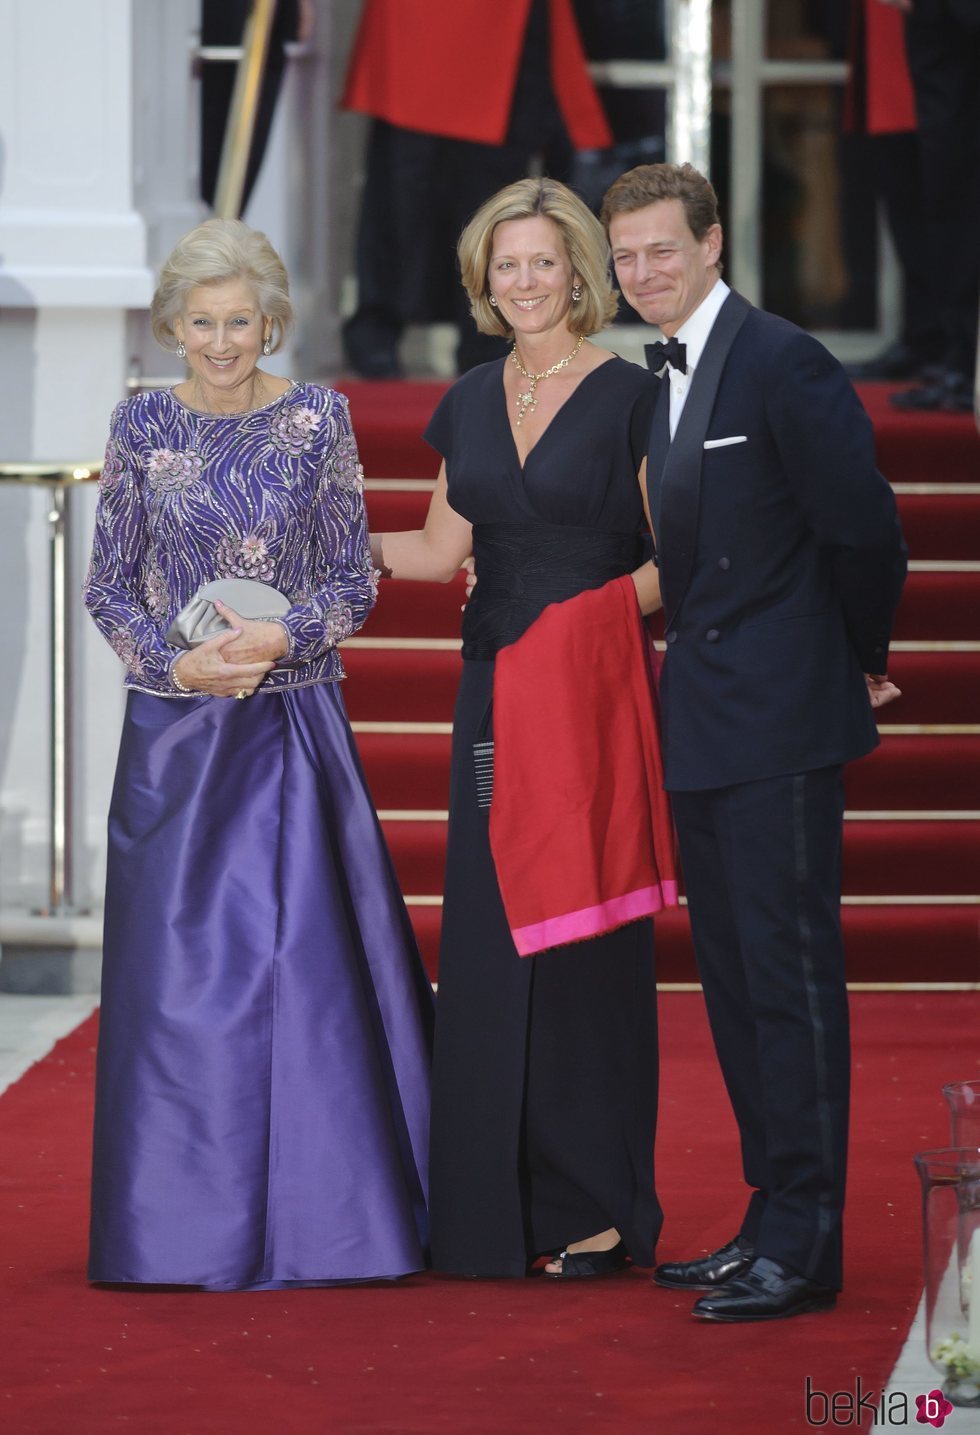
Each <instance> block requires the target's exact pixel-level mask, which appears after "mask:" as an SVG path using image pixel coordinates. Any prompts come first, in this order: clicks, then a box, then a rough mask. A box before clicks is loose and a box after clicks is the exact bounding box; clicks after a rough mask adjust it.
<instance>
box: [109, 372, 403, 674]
mask: <svg viewBox="0 0 980 1435" xmlns="http://www.w3.org/2000/svg"><path fill="white" fill-rule="evenodd" d="M99 488H100V493H99V503H98V509H97V513H96V523H95V541H94V544H93V548H92V560H91V563H90V565H89V571H88V576H87V577H86V580H85V584H84V588H83V594H84V598H85V603H86V606H87V607H88V610H89V612H90V613H91V615H92V617H93V618H94V620H95V622H96V624H97V626H98V628H99V631H100V632H101V633H102V635H103V637H104V638H106V640H107V641H108V642H109V643H110V644H111V646H112V648H113V650H114V651H115V652H116V653H117V654H118V655H119V657H120V658H121V659H122V661H123V662H124V663H125V665H126V668H127V670H128V671H127V674H126V685H127V686H128V687H132V688H138V689H140V690H141V691H142V692H149V693H157V694H162V695H164V696H167V697H178V696H181V694H180V693H179V692H178V689H177V688H176V687H175V685H174V683H173V681H172V679H171V676H170V670H171V667H172V665H173V663H174V662H175V661H176V659H177V658H179V657H180V655H181V651H182V650H181V649H179V648H174V647H171V646H170V645H169V644H168V643H167V642H166V641H165V637H164V635H165V634H166V632H167V629H168V628H169V626H170V624H171V622H172V621H173V619H174V617H175V616H176V615H177V613H178V612H179V611H180V609H181V608H182V607H183V606H184V604H185V603H187V602H188V601H189V599H191V598H192V597H193V596H194V594H195V593H196V592H197V591H198V589H199V588H200V587H201V586H202V585H203V584H204V583H208V582H210V581H211V579H213V578H254V579H256V580H258V581H259V582H262V583H270V584H271V585H272V586H273V587H275V588H278V589H279V590H280V591H281V592H283V593H285V594H286V596H287V597H288V598H289V599H290V600H291V602H292V604H293V606H292V608H291V609H290V611H289V612H288V613H287V614H286V615H285V617H284V618H282V619H281V620H279V621H281V623H282V626H283V627H284V628H285V630H286V634H287V637H288V639H289V652H288V654H287V656H286V657H285V658H283V659H281V660H280V663H279V665H278V666H277V667H276V668H275V669H274V670H273V671H272V672H271V673H270V674H269V675H268V677H267V678H266V679H265V680H264V682H263V683H262V686H261V688H260V689H259V691H260V692H265V691H275V690H277V689H280V688H292V687H298V686H305V685H306V684H309V683H319V682H333V681H335V680H336V679H338V678H342V677H343V676H344V670H343V665H342V664H341V661H340V655H339V653H338V652H337V647H336V645H337V644H338V643H340V642H342V641H343V640H344V639H345V638H349V637H350V635H351V634H352V633H354V632H356V631H357V629H358V628H360V627H361V625H362V624H363V623H364V621H365V619H366V618H367V616H368V614H369V613H370V611H371V608H372V606H373V604H374V601H375V598H376V596H377V588H376V581H375V577H374V573H373V569H372V564H371V554H370V549H369V547H368V534H367V524H366V520H365V516H364V502H363V474H362V469H361V466H360V464H359V463H358V460H357V445H356V443H355V440H354V435H353V432H352V431H351V426H350V417H349V413H348V405H347V399H346V398H345V397H344V395H343V394H338V393H335V392H334V391H333V390H332V389H326V388H322V387H320V385H318V384H293V386H292V387H291V388H289V389H288V390H287V391H286V392H285V393H284V394H283V395H281V396H280V397H279V398H278V399H275V400H274V401H273V402H272V403H270V404H266V405H265V406H264V407H263V408H259V409H252V410H249V411H248V412H246V413H236V414H203V413H198V412H196V411H195V410H194V409H190V408H188V407H186V405H184V404H182V403H181V402H180V400H179V399H177V398H175V396H174V395H173V394H172V393H171V392H170V391H169V390H168V389H156V390H153V391H151V392H149V393H144V394H137V395H136V396H134V397H133V398H130V399H127V400H125V402H123V403H121V404H119V405H118V407H117V408H116V410H115V412H114V414H113V416H112V429H111V434H110V438H109V443H108V446H107V448H106V457H105V466H104V468H103V470H102V477H101V478H100V480H99Z"/></svg>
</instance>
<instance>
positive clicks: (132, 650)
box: [109, 628, 144, 678]
mask: <svg viewBox="0 0 980 1435" xmlns="http://www.w3.org/2000/svg"><path fill="white" fill-rule="evenodd" d="M109 647H110V648H111V649H112V651H113V652H114V653H115V655H116V657H117V658H121V659H122V661H123V662H124V663H125V664H126V667H127V668H128V669H129V671H130V672H131V673H132V674H133V676H134V677H136V678H141V677H143V675H144V668H143V659H142V658H141V657H140V652H139V649H138V648H137V646H136V639H135V638H134V636H133V634H132V633H130V632H128V631H127V630H126V629H125V628H114V629H113V630H112V632H110V634H109Z"/></svg>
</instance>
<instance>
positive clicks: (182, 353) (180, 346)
mask: <svg viewBox="0 0 980 1435" xmlns="http://www.w3.org/2000/svg"><path fill="white" fill-rule="evenodd" d="M177 357H178V359H186V358H187V350H186V349H185V348H184V341H183V339H180V340H178V342H177Z"/></svg>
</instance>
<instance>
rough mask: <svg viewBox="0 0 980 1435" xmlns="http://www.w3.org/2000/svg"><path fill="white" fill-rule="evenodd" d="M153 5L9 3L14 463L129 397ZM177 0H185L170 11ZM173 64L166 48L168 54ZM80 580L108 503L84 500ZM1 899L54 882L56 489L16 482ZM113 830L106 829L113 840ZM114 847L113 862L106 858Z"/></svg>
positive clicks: (21, 896) (80, 433)
mask: <svg viewBox="0 0 980 1435" xmlns="http://www.w3.org/2000/svg"><path fill="white" fill-rule="evenodd" d="M142 4H143V0H85V3H84V4H82V3H79V0H45V3H44V4H43V5H39V4H37V3H36V0H0V35H2V37H3V39H2V43H0V458H2V459H4V460H7V461H18V460H24V461H27V462H31V461H37V460H45V461H52V462H70V461H73V460H83V459H88V458H93V457H97V456H98V455H99V454H100V453H101V451H102V449H103V447H104V443H105V435H106V431H107V426H108V420H109V415H110V413H111V411H112V408H113V406H114V405H115V404H116V403H117V402H118V401H119V399H120V398H121V397H122V396H123V395H124V393H125V381H126V377H127V373H128V367H129V362H128V361H129V354H128V348H129V346H128V341H127V316H128V314H129V312H130V311H132V310H141V309H145V307H146V306H147V305H148V303H149V300H150V297H151V294H152V287H153V276H152V273H151V271H150V268H149V267H148V263H147V248H146V244H147V236H146V227H145V225H144V222H143V219H142V217H141V215H140V214H139V212H138V211H137V208H136V202H135V189H134V172H133V171H134V164H133V111H134V79H133V71H134V64H133V12H134V9H136V8H141V7H142ZM160 8H168V7H166V6H165V7H160ZM157 67H158V69H159V56H158V57H157ZM72 498H73V500H74V502H73V509H74V513H73V517H74V519H75V538H74V543H73V548H74V556H75V559H76V562H75V575H74V577H75V582H76V584H77V583H80V581H81V577H82V574H83V571H84V556H83V555H84V553H85V550H86V549H87V547H88V535H89V533H90V530H91V510H92V502H93V498H94V495H93V494H91V493H88V492H86V493H81V492H79V493H75V494H73V495H72ZM0 505H2V507H0V525H2V542H3V549H4V553H5V554H7V555H8V556H11V557H12V559H13V561H12V562H10V563H7V562H4V563H0V605H2V609H3V611H4V612H5V613H6V614H8V615H9V616H10V617H11V618H12V623H11V627H13V628H15V630H16V633H15V636H13V637H11V636H10V635H8V640H7V641H5V644H4V648H5V657H6V659H7V666H5V681H4V684H3V687H2V691H0V731H2V732H3V740H2V742H0V856H2V869H0V903H6V904H8V905H10V904H30V903H33V902H37V901H39V900H42V899H43V897H44V894H45V884H46V875H47V858H46V846H45V843H46V837H47V805H48V747H47V739H48V730H47V716H48V687H49V684H48V672H47V639H48V564H49V551H48V526H47V519H46V513H47V509H48V507H49V505H48V503H47V502H46V500H45V495H44V494H43V492H41V491H38V490H26V489H24V490H19V491H18V490H14V489H12V488H11V486H10V485H9V484H5V485H2V489H0ZM90 628H91V624H90V623H89V621H88V619H87V616H86V615H85V614H84V613H83V612H82V609H81V604H80V603H79V604H78V606H77V608H76V610H75V613H74V615H73V637H74V646H75V652H76V689H75V699H76V701H75V712H74V719H75V728H76V751H77V752H78V753H79V755H80V758H81V762H80V770H79V772H78V774H77V778H78V781H77V782H76V794H75V796H76V803H75V806H76V813H77V825H76V836H77V837H79V838H80V839H81V841H80V843H79V844H78V845H77V847H76V854H77V861H76V867H77V875H78V878H79V884H80V887H81V889H82V893H81V894H82V896H84V897H90V896H95V895H96V892H95V890H94V889H95V886H96V885H97V879H96V880H95V881H93V874H92V872H91V871H88V870H86V862H85V851H86V848H88V849H90V850H93V851H96V852H98V851H99V849H101V847H102V845H103V843H102V836H101V834H102V832H103V830H104V821H105V808H106V805H107V801H108V792H109V785H110V782H111V774H112V767H113V764H114V761H115V747H116V733H117V731H118V720H119V712H120V709H121V695H120V693H119V686H120V678H121V671H120V668H119V664H118V662H117V660H116V659H115V658H114V657H113V655H112V654H111V653H110V652H109V651H108V650H107V649H106V648H105V645H104V644H102V643H101V642H100V641H98V640H97V639H96V635H95V634H94V632H90V631H89V629H90ZM96 833H98V838H97V839H96V837H95V834H96ZM99 860H100V859H99V857H98V856H97V857H96V862H95V865H96V866H98V865H99Z"/></svg>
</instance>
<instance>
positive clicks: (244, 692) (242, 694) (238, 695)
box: [235, 688, 248, 702]
mask: <svg viewBox="0 0 980 1435" xmlns="http://www.w3.org/2000/svg"><path fill="white" fill-rule="evenodd" d="M235 697H236V698H238V700H239V702H240V701H241V700H242V698H247V697H248V691H247V689H246V688H239V689H238V692H237V693H236V694H235Z"/></svg>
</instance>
